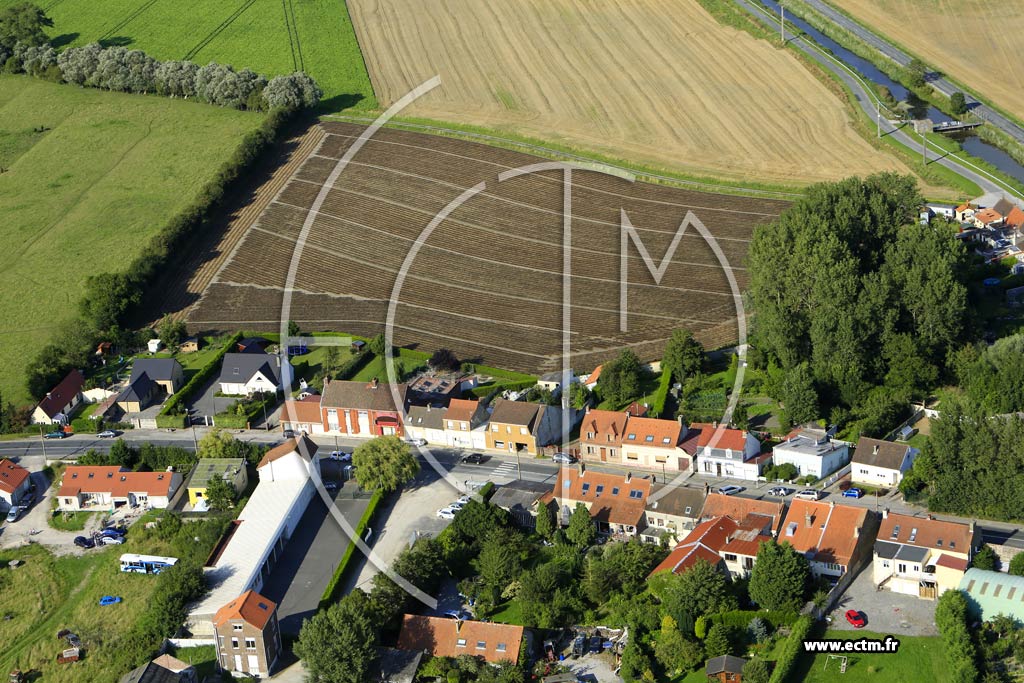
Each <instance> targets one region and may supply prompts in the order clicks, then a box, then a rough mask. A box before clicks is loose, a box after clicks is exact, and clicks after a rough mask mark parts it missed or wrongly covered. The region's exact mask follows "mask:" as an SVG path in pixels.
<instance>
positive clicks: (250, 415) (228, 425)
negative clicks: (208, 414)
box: [213, 394, 278, 429]
mask: <svg viewBox="0 0 1024 683" xmlns="http://www.w3.org/2000/svg"><path fill="white" fill-rule="evenodd" d="M277 398H278V395H277V394H273V395H271V396H269V397H264V398H261V399H260V400H258V401H254V402H253V403H252V404H250V405H249V406H248V408H249V409H248V410H246V411H245V412H244V413H242V414H241V415H239V414H237V413H235V412H223V413H217V414H216V415H214V416H213V421H214V424H215V426H217V427H221V428H223V429H248V425H249V424H250V423H251V422H252V421H253V420H256V419H259V418H260V417H261V416H262V415H263V406H264V405H265V406H266V407H267V415H268V416H269V415H270V413H271V411H272V410H273V408H274V406H276V405H277Z"/></svg>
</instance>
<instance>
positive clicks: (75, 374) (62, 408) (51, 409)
mask: <svg viewBox="0 0 1024 683" xmlns="http://www.w3.org/2000/svg"><path fill="white" fill-rule="evenodd" d="M83 386H85V375H83V374H82V371H81V370H72V371H71V372H69V373H68V374H67V375H66V376H65V377H64V379H62V380H61V381H60V384H58V385H57V386H55V387H54V388H53V389H50V390H49V391H48V392H46V396H45V397H44V398H43V400H42V401H40V402H39V405H37V406H36V408H35V410H33V411H32V424H37V425H45V424H67V423H68V422H69V421H70V416H71V413H73V412H74V410H75V408H77V407H78V404H79V403H81V402H82V387H83Z"/></svg>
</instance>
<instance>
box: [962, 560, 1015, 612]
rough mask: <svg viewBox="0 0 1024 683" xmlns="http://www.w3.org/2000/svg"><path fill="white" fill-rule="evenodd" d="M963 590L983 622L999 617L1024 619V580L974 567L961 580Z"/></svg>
mask: <svg viewBox="0 0 1024 683" xmlns="http://www.w3.org/2000/svg"><path fill="white" fill-rule="evenodd" d="M960 590H962V591H966V592H967V595H968V605H969V607H970V609H971V612H972V613H973V614H975V615H978V616H980V617H981V618H982V619H991V618H992V617H994V616H995V615H997V614H1006V615H1008V616H1011V617H1014V618H1016V619H1024V576H1014V575H1012V574H1003V573H1002V572H992V571H988V570H985V569H975V568H973V567H972V568H971V569H968V570H967V572H966V573H965V574H964V578H962V579H960Z"/></svg>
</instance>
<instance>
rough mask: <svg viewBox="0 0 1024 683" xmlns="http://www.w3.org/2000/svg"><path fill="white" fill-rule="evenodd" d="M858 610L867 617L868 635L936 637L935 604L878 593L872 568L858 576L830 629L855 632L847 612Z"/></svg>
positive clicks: (893, 594)
mask: <svg viewBox="0 0 1024 683" xmlns="http://www.w3.org/2000/svg"><path fill="white" fill-rule="evenodd" d="M849 609H855V610H859V611H860V612H863V613H864V614H865V615H866V617H867V622H868V623H867V626H865V629H866V630H868V631H875V632H877V633H891V634H892V635H899V634H901V633H903V634H906V635H908V636H935V635H938V631H937V630H936V628H935V601H934V600H922V599H920V598H915V597H914V596H912V595H903V594H901V593H893V592H891V591H887V590H881V591H879V590H877V589H876V588H875V584H874V582H873V581H872V578H871V566H870V565H869V566H867V567H865V568H864V570H863V571H862V572H861V573H860V574H858V575H857V578H855V579H854V580H853V583H852V584H850V587H849V588H847V589H846V592H845V593H844V594H843V596H842V597H841V598H839V602H838V604H837V605H836V607H835V609H834V610H832V612H831V614H829V617H830V618H831V619H832V623H831V625H830V628H833V629H836V630H837V631H853V630H855V629H854V628H853V626H851V625H850V623H849V622H848V621H846V617H845V616H844V614H845V613H846V610H849Z"/></svg>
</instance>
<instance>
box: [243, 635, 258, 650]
mask: <svg viewBox="0 0 1024 683" xmlns="http://www.w3.org/2000/svg"><path fill="white" fill-rule="evenodd" d="M245 649H246V650H255V649H256V639H255V638H246V639H245Z"/></svg>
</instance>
